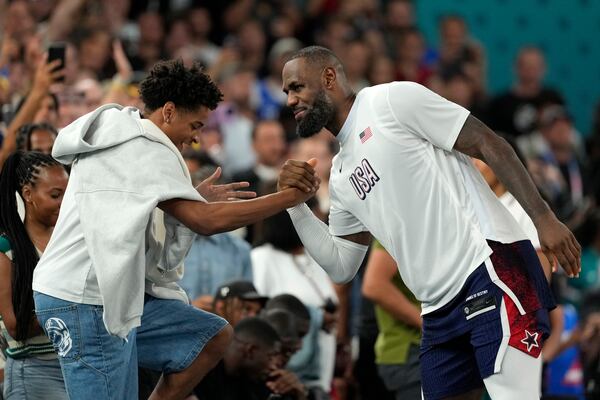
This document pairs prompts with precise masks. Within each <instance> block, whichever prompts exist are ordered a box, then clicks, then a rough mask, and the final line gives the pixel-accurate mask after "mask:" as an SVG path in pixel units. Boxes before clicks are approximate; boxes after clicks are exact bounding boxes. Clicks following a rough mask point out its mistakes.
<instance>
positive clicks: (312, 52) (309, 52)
mask: <svg viewBox="0 0 600 400" xmlns="http://www.w3.org/2000/svg"><path fill="white" fill-rule="evenodd" d="M296 58H304V59H306V61H308V64H309V65H312V66H315V67H318V68H319V69H321V68H325V67H327V66H332V67H335V69H336V70H343V67H342V62H341V61H340V59H339V58H338V56H336V55H335V53H334V52H333V51H331V50H329V49H328V48H327V47H323V46H308V47H305V48H303V49H300V50H298V51H297V52H295V53H293V54H292V55H291V56H290V57H289V58H288V59H287V61H291V60H294V59H296ZM287 61H286V62H287Z"/></svg>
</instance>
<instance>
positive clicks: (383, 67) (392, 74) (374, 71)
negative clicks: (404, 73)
mask: <svg viewBox="0 0 600 400" xmlns="http://www.w3.org/2000/svg"><path fill="white" fill-rule="evenodd" d="M367 79H368V80H369V83H370V84H371V85H379V84H381V83H389V82H392V81H393V80H394V79H396V70H395V65H394V62H393V61H392V59H391V58H388V57H386V56H383V57H376V58H375V59H373V60H372V62H371V68H370V69H369V72H368V74H367Z"/></svg>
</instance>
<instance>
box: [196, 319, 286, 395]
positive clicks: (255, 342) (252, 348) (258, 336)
mask: <svg viewBox="0 0 600 400" xmlns="http://www.w3.org/2000/svg"><path fill="white" fill-rule="evenodd" d="M280 352H281V343H280V341H279V336H278V335H277V332H276V331H275V329H274V328H273V327H271V325H270V324H269V323H268V322H266V321H263V320H261V319H260V318H256V317H251V318H246V319H243V320H242V321H240V322H239V323H238V324H237V325H236V326H235V328H234V334H233V341H232V342H231V344H230V345H229V348H228V349H227V350H226V351H225V354H224V356H223V359H222V360H221V361H220V362H219V363H218V364H217V366H216V367H215V368H213V369H212V370H211V371H210V372H209V373H208V374H207V375H206V376H205V377H204V379H203V380H202V382H200V384H199V385H198V386H196V388H195V389H194V394H195V395H196V396H198V398H199V399H202V400H265V399H267V397H268V396H269V390H268V389H267V387H266V386H265V382H266V381H267V379H268V377H269V374H270V372H271V371H272V370H273V369H274V368H275V367H276V362H277V360H278V356H279V354H280Z"/></svg>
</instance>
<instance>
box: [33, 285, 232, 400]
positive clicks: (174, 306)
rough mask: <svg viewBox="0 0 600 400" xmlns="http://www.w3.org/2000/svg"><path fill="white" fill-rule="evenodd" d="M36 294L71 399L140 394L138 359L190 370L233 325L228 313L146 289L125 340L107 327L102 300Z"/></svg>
mask: <svg viewBox="0 0 600 400" xmlns="http://www.w3.org/2000/svg"><path fill="white" fill-rule="evenodd" d="M34 299H35V306H36V314H37V317H38V320H39V322H40V325H41V326H42V327H43V328H44V331H45V332H46V335H48V337H49V338H50V340H51V341H52V343H53V345H54V349H55V350H56V352H57V353H58V356H59V357H58V358H59V361H60V365H61V368H62V372H63V376H64V379H65V386H66V389H67V392H68V393H69V397H70V398H71V399H92V398H93V399H99V400H105V399H114V400H123V399H137V398H138V376H137V373H138V365H139V366H140V367H143V368H147V369H150V370H154V371H161V372H163V373H166V374H168V373H173V372H178V371H181V370H184V369H186V368H187V367H188V366H189V365H190V364H191V363H192V362H193V361H194V360H195V359H196V358H197V357H198V355H199V354H200V352H201V351H202V349H203V348H204V346H205V345H206V343H207V342H208V341H210V339H212V338H213V337H214V336H215V335H216V334H217V333H219V332H220V331H221V330H222V329H223V328H224V327H225V326H226V325H227V321H225V320H224V319H223V318H221V317H219V316H217V315H214V314H211V313H208V312H205V311H202V310H199V309H197V308H195V307H193V306H191V305H188V304H185V303H183V302H181V301H177V300H163V299H157V298H154V297H151V296H148V295H146V297H145V299H144V313H143V315H142V323H141V326H139V327H137V328H135V329H133V330H132V331H131V332H130V333H129V335H128V336H127V340H123V339H121V338H119V337H117V336H113V335H110V334H109V333H108V332H107V330H106V328H105V326H104V322H103V319H102V313H103V307H102V306H97V305H90V304H79V303H72V302H69V301H65V300H61V299H57V298H55V297H51V296H48V295H45V294H42V293H38V292H35V293H34Z"/></svg>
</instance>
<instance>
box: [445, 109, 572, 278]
mask: <svg viewBox="0 0 600 400" xmlns="http://www.w3.org/2000/svg"><path fill="white" fill-rule="evenodd" d="M454 149H456V150H458V151H460V152H461V153H464V154H467V155H469V156H471V157H475V158H478V159H480V160H482V161H485V163H486V164H488V165H489V166H490V168H491V169H492V170H493V171H494V173H495V174H496V176H497V177H498V179H500V181H501V182H502V183H503V184H504V186H506V188H507V189H508V191H509V192H510V193H512V195H513V196H515V198H516V199H517V201H518V202H519V203H520V204H521V206H523V208H524V209H525V211H526V212H527V214H528V215H529V216H530V217H531V219H532V220H533V223H534V224H535V227H536V228H537V231H538V235H539V238H540V244H541V246H542V250H543V251H544V253H545V254H546V257H547V258H548V260H549V261H550V262H551V263H554V261H553V260H554V257H556V259H557V260H558V262H559V263H560V265H561V266H562V267H563V268H564V270H565V271H566V272H567V274H568V275H569V276H575V275H578V274H579V272H580V270H581V246H580V245H579V243H577V240H576V239H575V237H574V236H573V234H572V233H571V231H570V230H569V229H568V228H567V227H566V226H565V225H563V224H562V223H561V222H560V221H558V219H557V218H556V216H555V215H554V213H553V212H552V211H551V210H550V208H549V207H548V205H547V204H546V202H545V201H544V200H543V199H542V197H541V196H540V194H539V192H538V190H537V188H536V187H535V185H534V183H533V181H532V180H531V177H530V176H529V174H528V173H527V170H526V169H525V167H524V166H523V164H522V163H521V161H520V160H519V158H518V157H517V155H516V154H515V152H514V150H513V149H512V147H511V146H510V145H509V144H508V143H507V142H506V140H504V139H503V138H501V137H500V136H498V135H496V134H495V133H494V132H493V131H492V130H491V129H490V128H488V127H487V126H486V125H485V124H484V123H483V122H481V121H480V120H478V119H477V118H475V117H473V116H472V115H470V116H469V117H468V118H467V120H466V122H465V124H464V126H463V128H462V129H461V131H460V133H459V134H458V138H457V139H456V142H455V144H454Z"/></svg>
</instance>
